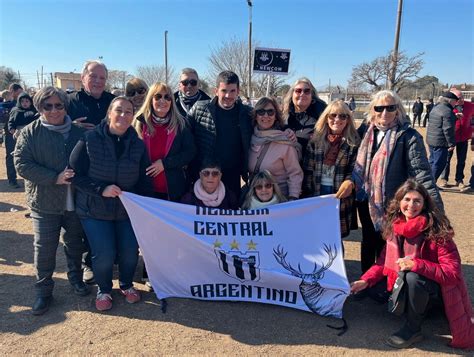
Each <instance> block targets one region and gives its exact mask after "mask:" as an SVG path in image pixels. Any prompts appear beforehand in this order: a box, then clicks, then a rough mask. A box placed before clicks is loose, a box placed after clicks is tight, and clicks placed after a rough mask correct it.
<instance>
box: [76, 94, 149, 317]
mask: <svg viewBox="0 0 474 357" xmlns="http://www.w3.org/2000/svg"><path fill="white" fill-rule="evenodd" d="M133 113H134V112H133V103H132V101H131V100H129V99H128V98H126V97H116V98H114V99H113V100H112V102H111V103H110V106H109V109H108V111H107V121H102V122H101V123H100V124H99V125H97V126H96V128H95V129H94V130H91V131H89V132H87V133H86V134H85V137H84V139H83V140H81V141H79V142H78V144H77V145H76V147H75V148H74V150H73V152H72V153H71V158H70V165H71V167H72V168H73V169H74V171H75V176H74V178H73V181H72V182H73V184H74V186H75V187H76V188H77V192H76V212H77V214H78V215H79V217H80V218H81V223H82V226H83V228H84V231H85V233H86V235H87V239H88V241H89V244H90V247H91V252H92V269H93V271H94V277H95V281H96V282H97V285H98V286H99V288H98V290H97V298H96V302H95V306H96V309H97V310H99V311H104V310H109V309H111V308H112V295H111V292H112V271H113V265H114V262H115V261H117V262H118V267H119V285H120V293H121V294H122V295H123V296H125V300H126V301H127V302H128V303H131V304H132V303H136V302H138V301H140V293H139V292H138V291H137V290H135V288H134V287H133V276H134V274H135V269H136V266H137V262H138V243H137V240H136V237H135V233H134V231H133V229H132V225H131V223H130V218H129V217H128V214H127V212H126V210H125V208H124V206H123V204H122V202H121V201H120V198H119V196H120V194H121V193H122V191H129V192H134V193H138V194H141V195H146V196H152V195H153V191H152V185H151V180H150V178H149V176H147V175H146V168H147V167H149V165H150V161H149V159H148V154H147V152H146V148H145V145H144V144H143V141H141V140H140V138H139V137H138V135H137V133H136V132H135V130H134V129H133V128H132V127H131V124H132V120H133Z"/></svg>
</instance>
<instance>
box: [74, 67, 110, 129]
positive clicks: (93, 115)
mask: <svg viewBox="0 0 474 357" xmlns="http://www.w3.org/2000/svg"><path fill="white" fill-rule="evenodd" d="M107 76H108V71H107V67H106V66H105V64H103V63H102V62H99V61H87V62H86V63H85V64H84V67H83V69H82V74H81V81H82V86H83V88H82V89H81V90H80V91H78V92H73V93H71V94H70V95H69V108H68V114H69V116H70V117H71V119H72V120H73V123H74V124H76V125H78V126H80V127H83V128H85V129H89V130H90V129H94V127H95V126H96V125H97V124H99V123H100V122H101V121H102V119H104V118H105V115H106V113H107V109H108V108H109V105H110V102H111V101H112V99H114V98H115V96H114V95H113V94H112V93H109V92H106V91H105V85H106V83H107Z"/></svg>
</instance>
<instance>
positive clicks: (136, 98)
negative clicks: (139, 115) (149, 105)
mask: <svg viewBox="0 0 474 357" xmlns="http://www.w3.org/2000/svg"><path fill="white" fill-rule="evenodd" d="M147 91H148V85H147V84H146V82H145V81H144V80H143V79H140V78H136V77H135V78H132V79H130V80H129V81H128V82H127V84H126V85H125V95H126V96H127V97H128V98H129V99H130V100H131V101H132V103H133V108H134V109H135V112H138V110H139V109H140V108H141V106H142V105H143V102H144V100H145V97H146V92H147Z"/></svg>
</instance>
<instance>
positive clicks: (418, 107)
mask: <svg viewBox="0 0 474 357" xmlns="http://www.w3.org/2000/svg"><path fill="white" fill-rule="evenodd" d="M411 110H412V112H413V127H415V123H416V118H418V127H420V121H421V115H422V114H423V103H422V102H421V98H420V97H417V98H416V101H415V103H413V106H412V108H411Z"/></svg>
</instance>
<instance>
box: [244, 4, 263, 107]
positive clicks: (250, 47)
mask: <svg viewBox="0 0 474 357" xmlns="http://www.w3.org/2000/svg"><path fill="white" fill-rule="evenodd" d="M247 5H248V6H249V78H248V89H247V91H248V97H249V98H250V99H251V98H252V0H247ZM267 92H268V85H267Z"/></svg>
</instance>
